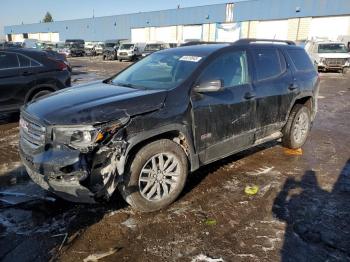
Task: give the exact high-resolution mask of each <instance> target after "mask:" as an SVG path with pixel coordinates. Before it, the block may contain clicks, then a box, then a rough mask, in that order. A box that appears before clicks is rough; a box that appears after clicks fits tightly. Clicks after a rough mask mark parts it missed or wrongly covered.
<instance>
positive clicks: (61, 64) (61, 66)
mask: <svg viewBox="0 0 350 262" xmlns="http://www.w3.org/2000/svg"><path fill="white" fill-rule="evenodd" d="M48 59H50V60H51V61H53V62H55V63H56V64H57V67H58V70H60V71H63V70H66V69H68V66H67V65H66V64H65V63H64V61H60V60H56V59H54V58H53V57H48Z"/></svg>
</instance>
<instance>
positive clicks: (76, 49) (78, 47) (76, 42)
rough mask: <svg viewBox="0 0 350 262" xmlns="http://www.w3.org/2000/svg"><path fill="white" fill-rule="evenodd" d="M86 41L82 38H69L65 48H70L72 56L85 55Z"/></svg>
mask: <svg viewBox="0 0 350 262" xmlns="http://www.w3.org/2000/svg"><path fill="white" fill-rule="evenodd" d="M84 45H85V41H84V40H82V39H67V40H66V42H65V48H66V49H68V50H69V54H70V56H84V54H85V46H84Z"/></svg>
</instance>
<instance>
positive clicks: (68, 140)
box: [52, 126, 103, 150]
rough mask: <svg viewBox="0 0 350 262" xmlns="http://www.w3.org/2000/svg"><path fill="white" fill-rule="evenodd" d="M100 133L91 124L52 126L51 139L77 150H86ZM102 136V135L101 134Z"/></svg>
mask: <svg viewBox="0 0 350 262" xmlns="http://www.w3.org/2000/svg"><path fill="white" fill-rule="evenodd" d="M101 135H102V133H101V131H100V130H99V129H97V128H95V127H93V126H70V127H54V128H53V131H52V140H53V142H54V143H56V144H64V145H68V146H70V147H73V148H75V149H79V150H84V149H85V150H88V149H89V148H91V147H92V146H94V144H95V143H96V142H98V139H99V138H100V137H101ZM102 138H103V135H102Z"/></svg>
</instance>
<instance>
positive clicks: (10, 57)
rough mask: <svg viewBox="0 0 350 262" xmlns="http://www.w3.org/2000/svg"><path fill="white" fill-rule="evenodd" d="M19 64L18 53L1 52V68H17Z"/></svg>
mask: <svg viewBox="0 0 350 262" xmlns="http://www.w3.org/2000/svg"><path fill="white" fill-rule="evenodd" d="M18 66H19V63H18V59H17V55H16V54H14V53H3V52H0V69H10V68H17V67H18Z"/></svg>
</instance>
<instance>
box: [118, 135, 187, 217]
mask: <svg viewBox="0 0 350 262" xmlns="http://www.w3.org/2000/svg"><path fill="white" fill-rule="evenodd" d="M187 173H188V163H187V157H186V155H185V153H184V151H183V150H182V148H181V147H180V146H179V145H178V144H176V143H175V142H173V141H170V140H167V139H163V140H159V141H155V142H153V143H150V144H148V145H146V146H145V147H143V148H142V149H141V150H140V151H139V152H138V153H137V154H136V156H135V158H134V159H133V161H132V163H131V165H130V168H129V171H128V172H127V175H126V177H125V178H124V182H123V183H122V184H121V185H120V186H119V190H120V192H121V194H122V196H123V198H124V199H125V201H126V202H127V203H128V204H130V205H131V206H132V207H133V208H135V209H137V210H139V211H141V212H152V211H156V210H159V209H162V208H164V207H166V206H168V205H170V204H171V203H172V202H174V201H175V200H176V198H177V197H178V196H179V194H180V193H181V191H182V189H183V188H184V185H185V182H186V178H187Z"/></svg>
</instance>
